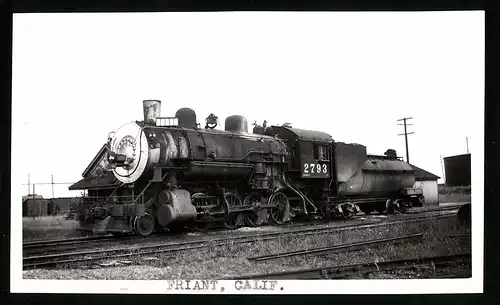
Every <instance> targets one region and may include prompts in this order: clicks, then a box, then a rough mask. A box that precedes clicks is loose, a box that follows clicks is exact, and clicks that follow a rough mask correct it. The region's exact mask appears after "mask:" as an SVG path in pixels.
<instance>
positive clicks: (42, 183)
mask: <svg viewBox="0 0 500 305" xmlns="http://www.w3.org/2000/svg"><path fill="white" fill-rule="evenodd" d="M74 183H75V182H41V183H35V182H31V185H34V184H38V185H44V184H46V185H48V184H74ZM23 185H28V184H23Z"/></svg>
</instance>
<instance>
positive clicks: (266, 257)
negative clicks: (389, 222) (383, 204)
mask: <svg viewBox="0 0 500 305" xmlns="http://www.w3.org/2000/svg"><path fill="white" fill-rule="evenodd" d="M423 236H424V234H423V233H418V234H411V235H405V236H399V237H391V238H381V239H374V240H368V241H360V242H355V243H350V244H341V245H335V246H330V247H321V248H313V249H304V250H297V251H289V252H282V253H277V254H268V255H261V256H253V257H247V259H248V260H252V261H257V262H260V261H267V260H271V259H277V258H283V257H291V256H297V255H308V254H315V253H322V252H330V251H333V250H344V249H350V250H351V249H353V248H358V247H360V246H370V245H374V244H382V243H389V242H392V241H410V240H414V239H417V238H422V237H423Z"/></svg>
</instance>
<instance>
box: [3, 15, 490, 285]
mask: <svg viewBox="0 0 500 305" xmlns="http://www.w3.org/2000/svg"><path fill="white" fill-rule="evenodd" d="M484 90H485V14H484V12H483V11H432V12H430V11H421V12H418V11H411V12H410V11H408V12H383V11H379V12H278V11H274V12H264V11H261V12H249V11H247V12H243V11H230V12H142V13H43V14H41V13H40V14H38V13H24V14H14V15H13V32H12V152H11V156H12V157H11V167H12V177H11V181H12V182H11V189H12V191H11V245H10V246H11V248H10V257H11V266H10V268H11V269H10V274H11V275H10V278H11V291H12V292H34V293H72V292H74V293H138V294H151V293H162V294H164V293H166V294H197V293H198V294H207V293H209V294H235V293H236V294H303V293H308V294H314V293H323V294H324V293H326V294H377V293H389V294H402V293H403V294H408V293H443V294H446V293H482V292H483V254H484V249H483V242H484V240H483V233H484V232H483V230H484V145H485V144H484V141H485V140H484V133H485V131H484V123H485V119H484V112H485V101H484V100H485V92H484ZM402 280H404V281H402ZM330 287H335V289H331V288H330Z"/></svg>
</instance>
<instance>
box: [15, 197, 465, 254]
mask: <svg viewBox="0 0 500 305" xmlns="http://www.w3.org/2000/svg"><path fill="white" fill-rule="evenodd" d="M461 206H462V205H461V204H457V205H454V206H446V207H441V208H436V209H432V210H427V211H412V212H407V213H403V215H405V214H424V213H434V212H440V211H448V210H454V209H459V208H460V207H461ZM134 237H137V236H121V237H116V236H89V237H77V238H67V239H50V240H38V241H30V242H23V249H29V248H36V247H39V246H44V247H49V246H58V245H70V244H78V243H87V242H95V241H101V240H124V239H129V238H134Z"/></svg>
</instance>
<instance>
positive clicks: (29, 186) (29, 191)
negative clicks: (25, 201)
mask: <svg viewBox="0 0 500 305" xmlns="http://www.w3.org/2000/svg"><path fill="white" fill-rule="evenodd" d="M29 194H31V185H30V174H28V195H29Z"/></svg>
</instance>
